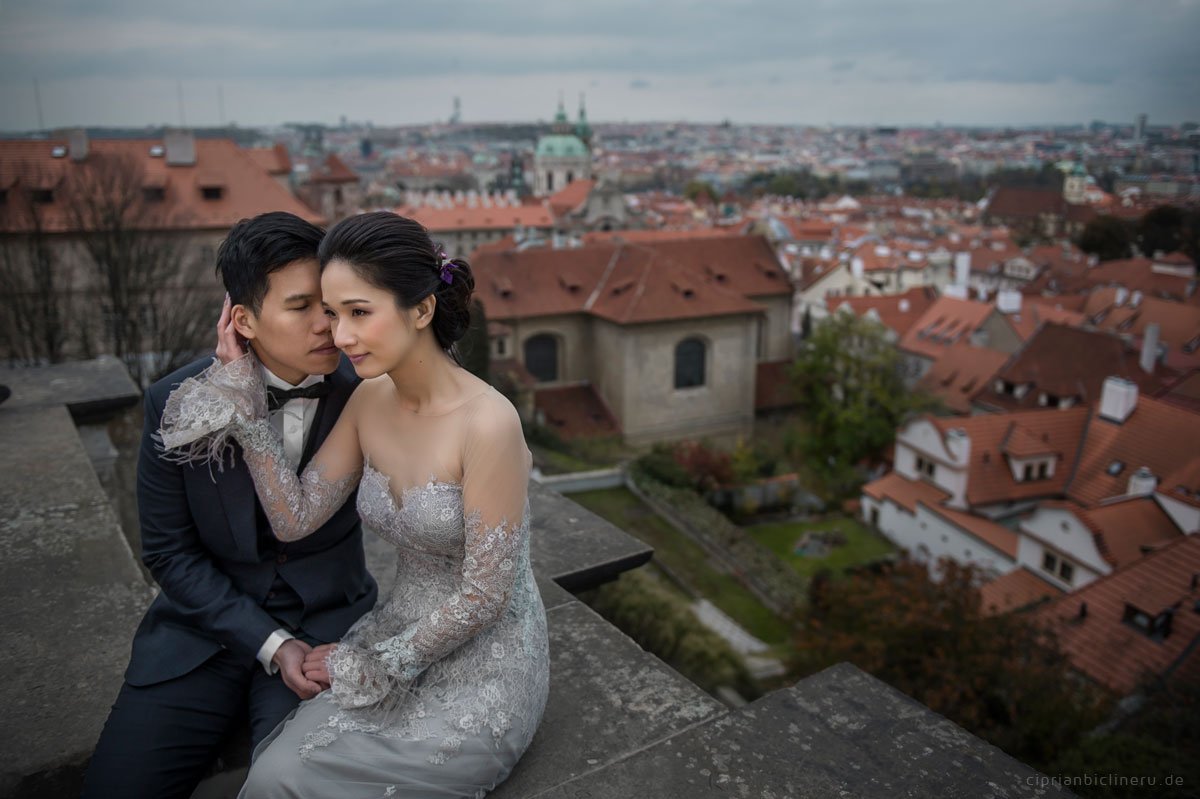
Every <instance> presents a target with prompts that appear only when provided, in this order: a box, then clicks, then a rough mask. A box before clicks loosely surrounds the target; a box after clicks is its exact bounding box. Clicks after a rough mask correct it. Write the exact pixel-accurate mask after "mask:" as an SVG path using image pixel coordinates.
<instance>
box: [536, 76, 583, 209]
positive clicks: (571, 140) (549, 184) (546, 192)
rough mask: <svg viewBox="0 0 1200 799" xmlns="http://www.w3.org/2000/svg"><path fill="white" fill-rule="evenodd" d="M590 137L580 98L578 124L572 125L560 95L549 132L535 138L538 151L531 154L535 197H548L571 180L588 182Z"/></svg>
mask: <svg viewBox="0 0 1200 799" xmlns="http://www.w3.org/2000/svg"><path fill="white" fill-rule="evenodd" d="M581 134H583V135H581ZM584 136H586V138H584ZM591 138H592V128H591V126H590V125H589V124H588V122H587V115H586V113H585V112H584V110H583V104H582V98H581V101H580V106H579V121H578V122H577V123H576V124H575V125H572V124H571V120H570V119H568V118H567V109H566V108H565V107H564V106H563V99H562V95H561V93H560V94H559V97H558V113H557V114H555V115H554V123H553V124H552V125H551V126H550V133H549V134H547V135H545V136H542V137H541V138H540V139H538V143H537V149H536V150H535V151H534V154H533V174H534V187H533V194H534V196H535V197H548V196H550V195H551V194H554V193H555V192H556V191H559V190H560V189H563V188H564V187H566V185H567V184H568V183H570V182H571V181H573V180H590V179H591V177H592V148H591Z"/></svg>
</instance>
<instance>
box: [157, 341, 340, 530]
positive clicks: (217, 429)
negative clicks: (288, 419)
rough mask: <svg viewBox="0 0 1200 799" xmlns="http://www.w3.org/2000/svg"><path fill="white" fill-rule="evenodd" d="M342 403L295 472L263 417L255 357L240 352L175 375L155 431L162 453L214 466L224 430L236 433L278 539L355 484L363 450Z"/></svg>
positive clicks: (319, 515)
mask: <svg viewBox="0 0 1200 799" xmlns="http://www.w3.org/2000/svg"><path fill="white" fill-rule="evenodd" d="M348 411H349V405H348V406H347V409H346V411H343V413H342V416H341V417H340V418H339V419H338V423H337V424H336V425H335V426H334V430H333V432H331V433H330V434H329V437H328V438H327V439H326V440H325V443H323V444H322V445H321V449H320V451H318V452H317V455H316V456H315V457H314V458H313V459H312V461H311V462H310V463H309V465H308V468H306V469H305V470H304V473H303V474H301V475H299V476H297V475H296V473H295V472H293V471H292V470H291V469H289V468H288V467H287V460H286V458H285V456H284V452H283V437H282V435H281V434H280V433H279V432H278V431H277V430H275V429H274V428H273V427H271V424H270V423H269V422H268V421H267V400H266V386H265V385H264V383H263V380H262V371H261V370H260V369H259V367H258V361H257V360H256V359H255V358H254V355H253V354H247V355H246V356H245V357H242V358H239V359H237V360H236V361H231V362H230V363H228V364H221V363H220V362H216V363H214V364H213V365H212V366H210V367H208V368H207V369H205V370H204V371H203V372H201V373H200V374H199V375H197V376H196V377H191V378H188V379H187V380H184V381H183V382H182V383H180V385H179V387H178V388H176V389H175V391H173V392H172V393H171V396H170V397H168V398H167V404H166V407H165V409H164V410H163V419H162V426H161V427H160V428H159V437H160V438H161V440H162V443H163V447H164V449H165V450H167V453H165V455H166V457H168V458H170V459H172V460H176V461H180V462H188V461H193V462H194V461H199V462H207V463H209V464H213V463H215V464H216V465H217V467H218V469H220V468H223V462H224V460H225V457H226V455H227V454H228V455H229V456H230V458H232V449H231V447H230V438H233V439H236V440H237V442H238V443H239V444H241V446H242V460H243V461H245V463H246V467H247V468H248V469H249V470H250V476H251V477H252V478H253V479H254V490H255V492H256V493H257V494H258V499H259V501H260V502H261V503H262V506H263V510H264V511H265V512H266V514H267V519H268V520H269V521H270V522H271V529H272V532H273V533H274V535H275V537H276V538H277V539H279V540H280V541H295V540H297V539H300V538H303V537H305V536H306V535H309V534H310V533H312V532H313V531H315V530H316V529H317V528H319V527H320V526H321V525H322V524H324V523H325V522H326V521H328V520H329V517H330V516H332V515H333V513H334V512H335V511H336V510H337V509H338V508H339V507H341V506H342V503H344V502H345V501H346V498H347V497H348V496H350V493H351V492H352V491H353V490H354V487H355V486H356V485H358V480H359V478H360V477H361V475H362V455H361V453H360V452H359V448H358V437H357V433H356V431H355V430H354V427H353V422H352V414H351V413H349V412H348Z"/></svg>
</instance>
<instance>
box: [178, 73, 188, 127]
mask: <svg viewBox="0 0 1200 799" xmlns="http://www.w3.org/2000/svg"><path fill="white" fill-rule="evenodd" d="M175 89H176V91H177V92H178V94H179V127H181V128H186V127H187V119H186V117H184V115H183V81H181V80H177V81H175Z"/></svg>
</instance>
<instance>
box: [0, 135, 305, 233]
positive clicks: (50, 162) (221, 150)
mask: <svg viewBox="0 0 1200 799" xmlns="http://www.w3.org/2000/svg"><path fill="white" fill-rule="evenodd" d="M58 146H61V147H65V146H66V142H65V141H55V140H28V139H4V140H0V184H2V183H4V182H6V181H7V182H8V183H9V185H10V191H11V190H12V188H11V187H12V186H16V185H17V184H19V183H21V182H22V179H24V181H27V182H29V181H32V180H33V179H34V178H36V179H37V180H36V182H39V183H46V182H51V183H52V184H53V185H54V187H55V188H56V191H55V196H54V201H53V202H51V203H47V204H45V205H42V206H41V208H42V209H43V211H44V216H43V220H44V225H45V228H46V230H48V231H50V232H66V231H70V230H74V229H75V227H76V226H75V224H74V223H73V222H72V219H71V214H70V211H69V207H68V206H69V200H68V198H67V196H66V195H67V194H69V192H70V191H71V188H72V186H73V183H72V181H73V180H74V179H76V178H79V177H80V176H81V175H82V174H84V172H85V170H86V169H87V168H88V167H89V166H94V165H97V164H99V163H102V162H103V159H111V160H113V161H114V162H116V163H129V164H133V165H135V166H136V168H138V169H140V170H142V179H143V182H144V186H145V187H147V188H150V187H154V188H161V189H162V190H163V199H162V200H161V201H160V202H161V209H162V213H161V215H158V214H156V218H155V219H154V220H152V221H149V222H148V224H147V226H148V227H152V228H155V229H169V230H227V229H229V228H231V227H233V226H234V225H235V224H236V223H237V222H238V221H239V220H241V219H245V218H247V217H251V216H256V215H258V214H261V213H265V212H267V211H287V212H289V213H293V214H295V215H296V216H299V217H301V218H302V219H306V220H308V221H310V222H314V223H317V224H321V223H323V222H324V220H323V219H322V217H320V216H319V215H318V214H316V213H315V212H314V211H313V210H312V209H310V208H309V207H308V206H306V205H305V204H304V203H302V202H300V200H298V199H296V197H294V196H293V195H292V193H291V192H289V191H288V190H287V189H285V188H283V187H282V186H280V185H279V183H277V182H276V181H275V179H274V178H273V177H271V175H270V174H269V173H268V172H267V170H266V169H264V168H263V167H262V166H261V165H260V163H259V161H258V160H257V157H256V156H253V155H251V154H250V153H249V152H247V151H246V150H244V149H242V148H241V147H238V146H237V145H236V144H235V143H234V142H233V141H231V140H229V139H196V140H195V154H196V161H195V164H194V165H191V166H168V165H167V163H166V159H165V157H163V156H153V155H151V154H150V152H151V148H153V147H162V146H163V142H162V141H161V140H154V139H93V140H91V141H89V143H88V157H87V160H85V161H83V162H81V163H76V162H74V161H71V160H70V159H69V158H55V157H53V155H52V154H51V151H52V149H53V148H54V147H58ZM201 184H207V185H209V186H220V187H221V192H220V196H219V197H216V198H212V199H209V198H206V197H205V196H204V194H203V193H202V191H201ZM155 207H158V206H155ZM4 224H7V227H4V228H3V229H7V230H20V229H21V225H20V224H19V223H18V222H15V221H13V219H12V218H11V217H9V219H8V221H7V223H2V222H0V226H3V225H4Z"/></svg>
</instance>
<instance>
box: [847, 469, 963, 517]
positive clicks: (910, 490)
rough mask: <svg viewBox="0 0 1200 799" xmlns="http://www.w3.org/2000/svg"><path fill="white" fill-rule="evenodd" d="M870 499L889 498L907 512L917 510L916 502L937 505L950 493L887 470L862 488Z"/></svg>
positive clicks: (922, 481) (881, 499)
mask: <svg viewBox="0 0 1200 799" xmlns="http://www.w3.org/2000/svg"><path fill="white" fill-rule="evenodd" d="M862 490H863V493H864V494H866V495H867V496H869V497H871V498H872V499H875V500H878V501H881V502H882V501H883V500H885V499H888V500H891V501H892V502H894V503H896V504H897V505H899V506H900V507H902V508H904V509H905V510H906V511H908V512H909V513H916V512H917V503H918V502H921V503H923V504H925V505H926V506H928V507H931V508H932V507H937V506H939V505H941V503H942V502H944V501H945V500H947V499H949V498H950V494H948V493H947V492H945V491H943V490H942V489H940V488H938V487H937V486H935V485H933V484H932V483H927V482H925V481H924V480H909V479H908V478H907V477H905V476H904V475H902V474H900V473H899V472H888V473H887V474H885V475H884V476H883V477H880V478H879V479H878V480H872V481H871V482H869V483H867V484H866V485H865V486H863V488H862Z"/></svg>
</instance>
